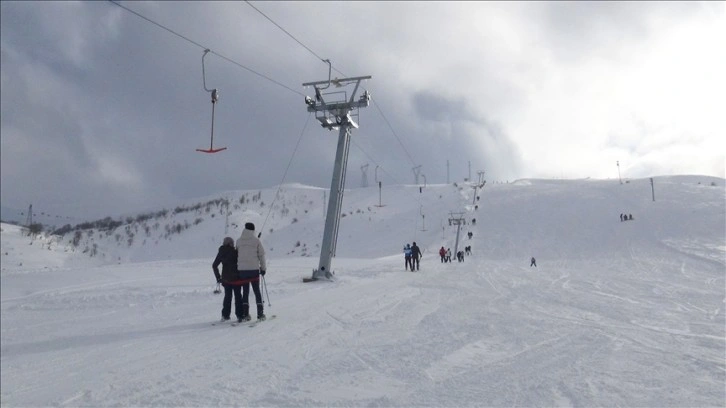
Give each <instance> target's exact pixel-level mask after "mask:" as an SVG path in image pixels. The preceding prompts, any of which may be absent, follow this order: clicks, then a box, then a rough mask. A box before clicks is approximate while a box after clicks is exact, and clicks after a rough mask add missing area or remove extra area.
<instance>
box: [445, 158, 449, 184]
mask: <svg viewBox="0 0 726 408" xmlns="http://www.w3.org/2000/svg"><path fill="white" fill-rule="evenodd" d="M446 184H449V159H446Z"/></svg>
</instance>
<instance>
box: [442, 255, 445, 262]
mask: <svg viewBox="0 0 726 408" xmlns="http://www.w3.org/2000/svg"><path fill="white" fill-rule="evenodd" d="M444 262H446V255H441V263H444Z"/></svg>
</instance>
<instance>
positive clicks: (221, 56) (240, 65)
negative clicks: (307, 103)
mask: <svg viewBox="0 0 726 408" xmlns="http://www.w3.org/2000/svg"><path fill="white" fill-rule="evenodd" d="M108 1H109V2H110V3H113V4H115V5H117V6H119V7H120V8H122V9H124V10H126V11H128V12H129V13H131V14H134V15H135V16H137V17H139V18H141V19H143V20H145V21H147V22H149V23H151V24H153V25H155V26H157V27H159V28H161V29H162V30H165V31H168V32H169V33H171V34H174V35H175V36H177V37H179V38H181V39H183V40H185V41H187V42H189V43H191V44H193V45H196V46H197V47H199V48H201V49H202V50H205V51H206V50H209V52H210V53H211V54H214V55H216V56H218V57H219V58H222V59H223V60H225V61H228V62H230V63H232V64H234V65H236V66H238V67H240V68H242V69H245V70H247V71H249V72H251V73H253V74H255V75H257V76H259V77H261V78H264V79H266V80H268V81H270V82H272V83H274V84H276V85H279V86H281V87H283V88H285V89H287V90H288V91H291V92H294V93H296V94H298V95H300V96H305V94H303V93H302V92H299V91H296V90H294V89H292V88H290V87H289V86H287V85H285V84H283V83H281V82H278V81H276V80H274V79H272V78H270V77H268V76H267V75H264V74H262V73H259V72H257V71H255V70H253V69H252V68H249V67H246V66H244V65H242V64H240V63H239V62H237V61H235V60H233V59H231V58H229V57H226V56H224V55H222V54H219V53H218V52H216V51H214V50H211V49H209V48H208V47H205V46H203V45H202V44H200V43H198V42H196V41H194V40H192V39H191V38H189V37H186V36H184V35H182V34H179V33H178V32H176V31H174V30H172V29H171V28H169V27H166V26H165V25H163V24H161V23H157V22H156V21H154V20H152V19H150V18H148V17H146V16H144V15H142V14H140V13H138V12H136V11H134V10H132V9H130V8H128V7H126V6H123V5H121V4H119V3H118V2H116V1H115V0H108Z"/></svg>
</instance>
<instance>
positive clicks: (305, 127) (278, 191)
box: [257, 112, 312, 238]
mask: <svg viewBox="0 0 726 408" xmlns="http://www.w3.org/2000/svg"><path fill="white" fill-rule="evenodd" d="M311 116H312V112H311V113H309V114H308V118H307V119H306V120H305V125H304V126H303V128H302V131H301V132H300V136H298V138H297V143H295V148H294V149H293V150H292V156H290V160H289V161H288V162H287V167H286V168H285V172H284V173H283V174H282V180H281V181H280V184H279V185H278V186H277V191H276V192H275V198H273V199H272V204H270V209H269V210H268V211H267V216H266V217H265V221H263V222H262V227H261V228H260V233H259V234H258V236H257V237H258V238H259V237H260V236H261V235H262V231H264V229H265V224H267V219H268V218H270V213H271V212H272V208H273V207H274V206H275V201H277V197H278V195H279V193H280V189H281V188H282V184H283V183H284V182H285V178H287V172H288V170H290V165H291V164H292V159H293V158H295V154H296V153H297V149H298V147H299V146H300V141H301V140H302V137H303V135H304V134H305V129H307V127H308V123H310V117H311Z"/></svg>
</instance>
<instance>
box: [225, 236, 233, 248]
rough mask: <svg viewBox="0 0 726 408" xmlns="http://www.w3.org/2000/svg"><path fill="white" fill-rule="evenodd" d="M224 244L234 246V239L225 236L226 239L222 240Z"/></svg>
mask: <svg viewBox="0 0 726 408" xmlns="http://www.w3.org/2000/svg"><path fill="white" fill-rule="evenodd" d="M222 245H229V246H234V240H233V239H232V238H231V237H224V241H222Z"/></svg>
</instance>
